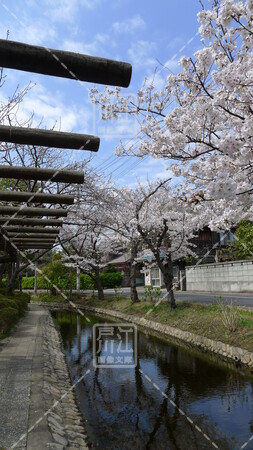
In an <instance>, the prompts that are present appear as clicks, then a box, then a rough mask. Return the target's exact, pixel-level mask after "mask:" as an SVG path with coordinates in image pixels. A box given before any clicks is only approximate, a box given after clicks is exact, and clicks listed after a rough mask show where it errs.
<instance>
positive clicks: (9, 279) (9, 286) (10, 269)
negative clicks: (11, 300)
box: [5, 263, 16, 295]
mask: <svg viewBox="0 0 253 450" xmlns="http://www.w3.org/2000/svg"><path fill="white" fill-rule="evenodd" d="M13 279H14V283H15V279H16V277H15V278H14V276H13V264H12V263H9V264H8V273H7V279H6V292H5V293H6V295H12V292H13Z"/></svg>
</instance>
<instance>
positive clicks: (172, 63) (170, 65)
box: [163, 59, 179, 73]
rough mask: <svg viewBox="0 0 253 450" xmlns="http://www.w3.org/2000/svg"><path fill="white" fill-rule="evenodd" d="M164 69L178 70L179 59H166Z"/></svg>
mask: <svg viewBox="0 0 253 450" xmlns="http://www.w3.org/2000/svg"><path fill="white" fill-rule="evenodd" d="M163 66H164V70H167V71H169V72H172V73H174V72H176V71H177V69H178V67H179V65H178V60H177V59H168V61H166V62H165V63H164V65H163Z"/></svg>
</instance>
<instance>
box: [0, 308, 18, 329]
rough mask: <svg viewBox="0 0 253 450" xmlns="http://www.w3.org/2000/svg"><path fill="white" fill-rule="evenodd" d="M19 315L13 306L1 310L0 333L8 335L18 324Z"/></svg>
mask: <svg viewBox="0 0 253 450" xmlns="http://www.w3.org/2000/svg"><path fill="white" fill-rule="evenodd" d="M18 318H19V314H18V310H17V309H16V308H12V307H11V306H9V307H7V308H2V309H1V310H0V333H2V334H5V333H7V332H8V331H9V330H10V329H11V328H12V327H13V325H15V324H16V323H17V322H18Z"/></svg>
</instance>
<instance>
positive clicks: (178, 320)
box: [73, 295, 253, 351]
mask: <svg viewBox="0 0 253 450" xmlns="http://www.w3.org/2000/svg"><path fill="white" fill-rule="evenodd" d="M73 301H74V299H73ZM78 303H79V304H82V305H84V306H95V307H97V308H104V309H111V310H113V311H120V312H123V313H126V314H132V315H134V316H138V317H145V315H146V314H147V312H148V311H150V310H151V312H150V313H149V314H148V315H146V318H148V319H149V320H153V321H155V322H159V323H163V324H167V325H169V326H172V327H175V328H179V329H181V330H184V331H189V332H191V333H195V334H198V335H201V336H205V337H207V338H209V339H215V340H216V341H221V342H224V343H225V344H230V345H234V346H236V347H241V348H245V349H247V350H250V351H253V311H252V312H251V311H247V310H243V309H239V320H238V327H237V330H236V331H234V332H230V331H229V330H228V329H227V328H226V327H225V326H224V324H223V322H222V317H221V310H220V306H219V305H218V304H216V303H212V304H208V305H204V304H198V303H190V302H188V301H182V302H178V303H177V308H176V309H175V310H173V311H170V308H169V304H168V303H166V302H162V303H160V304H159V305H158V306H157V307H156V308H155V307H154V304H153V303H151V302H145V301H141V302H139V303H135V304H132V303H131V301H130V299H129V298H122V299H120V300H116V299H115V297H114V296H109V295H108V296H107V295H106V296H105V300H98V299H94V297H93V298H91V297H88V296H87V297H86V298H82V299H81V300H79V301H78Z"/></svg>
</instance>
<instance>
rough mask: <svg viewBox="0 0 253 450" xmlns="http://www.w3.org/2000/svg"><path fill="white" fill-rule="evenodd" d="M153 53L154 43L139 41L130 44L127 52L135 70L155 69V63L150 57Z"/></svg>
mask: <svg viewBox="0 0 253 450" xmlns="http://www.w3.org/2000/svg"><path fill="white" fill-rule="evenodd" d="M154 51H155V43H154V42H152V41H143V40H139V41H137V42H135V43H134V44H132V45H131V47H130V49H129V50H128V55H129V58H130V62H131V63H132V64H133V66H134V67H135V68H145V67H152V66H153V67H155V65H156V64H157V62H156V60H155V58H154V57H153V56H152V53H154Z"/></svg>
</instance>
